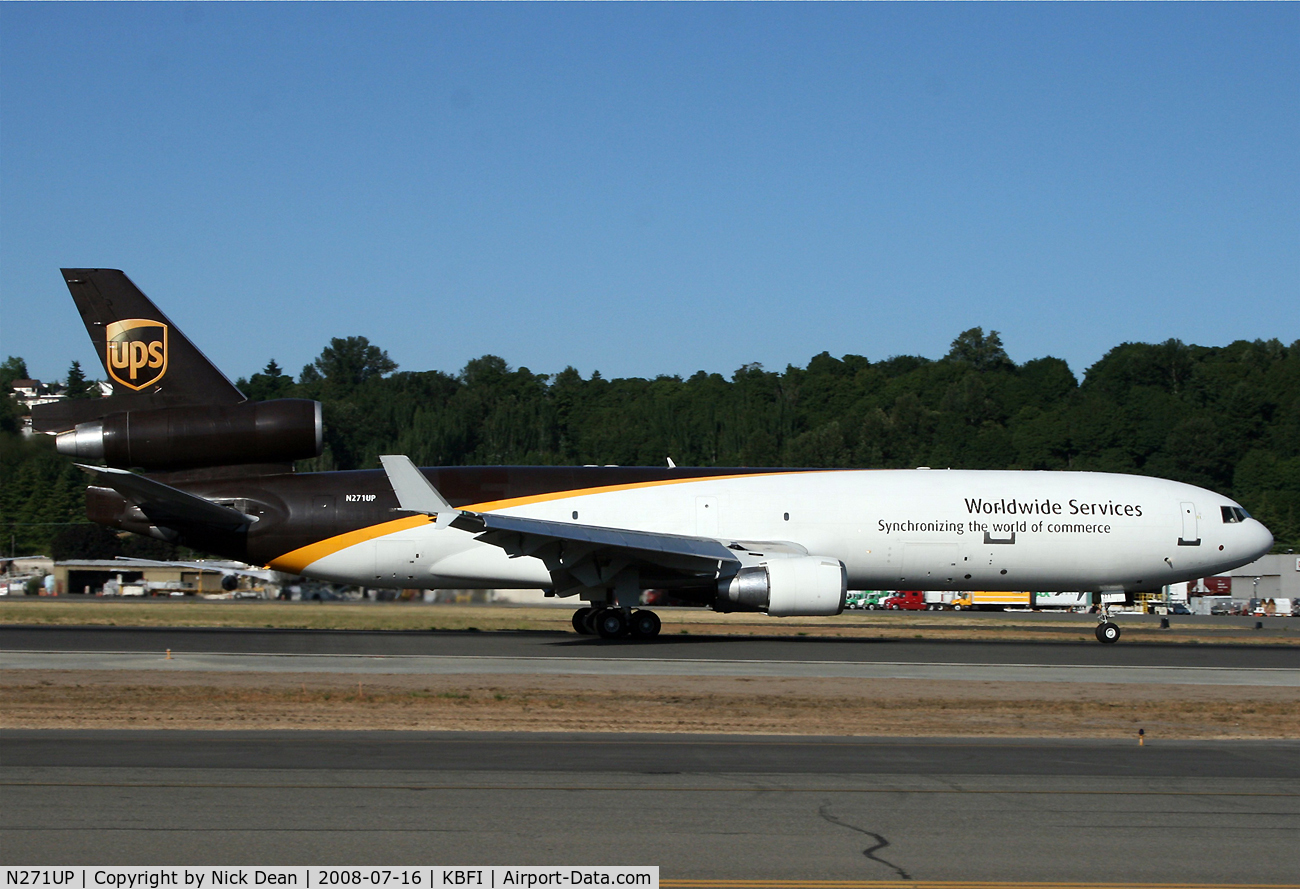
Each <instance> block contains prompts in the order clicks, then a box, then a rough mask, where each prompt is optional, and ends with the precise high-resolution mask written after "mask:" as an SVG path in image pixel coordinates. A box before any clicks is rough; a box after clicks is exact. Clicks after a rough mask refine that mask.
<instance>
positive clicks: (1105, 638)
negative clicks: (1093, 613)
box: [1097, 621, 1119, 643]
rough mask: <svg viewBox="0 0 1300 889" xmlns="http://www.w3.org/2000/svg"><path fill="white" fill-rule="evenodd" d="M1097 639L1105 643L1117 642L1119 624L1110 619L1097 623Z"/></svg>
mask: <svg viewBox="0 0 1300 889" xmlns="http://www.w3.org/2000/svg"><path fill="white" fill-rule="evenodd" d="M1097 641H1098V642H1106V643H1111V642H1118V641H1119V626H1118V625H1117V624H1113V623H1111V622H1110V621H1106V622H1104V623H1100V624H1097Z"/></svg>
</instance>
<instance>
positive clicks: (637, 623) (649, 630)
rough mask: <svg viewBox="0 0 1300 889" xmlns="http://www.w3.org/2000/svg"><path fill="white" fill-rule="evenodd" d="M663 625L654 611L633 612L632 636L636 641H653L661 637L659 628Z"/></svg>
mask: <svg viewBox="0 0 1300 889" xmlns="http://www.w3.org/2000/svg"><path fill="white" fill-rule="evenodd" d="M660 626H662V624H661V623H660V621H659V615H657V614H655V613H654V612H653V611H634V612H632V621H631V624H630V626H629V629H631V631H632V636H633V637H634V638H636V639H653V638H654V637H655V636H658V635H659V628H660Z"/></svg>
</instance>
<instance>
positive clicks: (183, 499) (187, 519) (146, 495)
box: [76, 463, 257, 531]
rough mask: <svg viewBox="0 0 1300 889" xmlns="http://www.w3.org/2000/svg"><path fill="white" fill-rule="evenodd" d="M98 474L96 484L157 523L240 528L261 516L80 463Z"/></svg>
mask: <svg viewBox="0 0 1300 889" xmlns="http://www.w3.org/2000/svg"><path fill="white" fill-rule="evenodd" d="M76 466H77V468H78V469H82V470H85V471H86V472H88V473H90V474H91V475H92V476H94V478H95V484H97V485H100V486H102V487H105V488H112V489H113V490H114V491H117V493H119V494H121V495H122V496H123V497H125V498H126V499H127V500H128V501H130V502H131V503H134V504H135V505H136V506H138V507H139V508H140V511H141V512H142V513H144V514H145V516H147V517H148V519H149V521H151V522H153V523H154V524H155V525H160V526H163V527H168V528H174V527H177V526H182V527H184V526H194V525H199V526H203V527H207V528H216V529H219V530H225V531H238V530H240V529H242V528H246V527H248V526H249V525H250V524H252V523H253V522H255V521H256V520H257V519H256V518H255V517H254V516H250V515H245V514H244V513H242V512H240V511H239V510H237V509H231V508H230V507H228V506H222V505H221V504H219V503H213V502H212V501H211V500H205V499H204V498H202V497H200V496H198V495H197V494H190V493H187V492H186V491H181V490H178V489H176V488H173V487H171V486H170V485H164V484H163V483H162V482H158V481H154V480H153V479H151V478H145V477H144V476H142V475H136V474H135V473H134V472H127V471H126V470H125V469H112V468H109V467H105V466H84V465H82V464H80V463H78V464H76Z"/></svg>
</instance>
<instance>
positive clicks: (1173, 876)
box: [0, 731, 1300, 884]
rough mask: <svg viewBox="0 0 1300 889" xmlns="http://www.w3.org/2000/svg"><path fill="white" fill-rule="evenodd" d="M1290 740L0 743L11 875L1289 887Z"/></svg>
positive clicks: (140, 735)
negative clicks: (272, 870)
mask: <svg viewBox="0 0 1300 889" xmlns="http://www.w3.org/2000/svg"><path fill="white" fill-rule="evenodd" d="M1297 754H1300V744H1297V743H1285V742H1283V743H1279V742H1261V743H1241V742H1237V743H1218V742H1203V743H1181V744H1152V745H1148V746H1146V747H1142V748H1139V747H1137V746H1136V745H1134V744H1132V743H1126V744H1122V745H1121V744H1115V743H1099V742H1056V741H1032V740H1029V741H1023V742H1007V741H968V740H960V739H956V740H933V739H926V740H910V741H909V740H901V741H899V740H890V741H872V740H861V739H845V738H781V737H741V738H736V737H726V736H653V735H650V736H647V735H614V734H611V735H555V734H545V735H544V734H539V735H504V734H467V733H460V734H438V733H401V734H391V733H365V732H361V733H326V732H320V733H317V732H292V733H273V732H217V733H203V732H19V731H6V732H0V790H2V792H3V797H4V801H5V804H4V806H3V807H0V851H2V857H3V858H4V861H5V863H18V862H20V861H21V863H24V864H55V863H59V864H137V863H157V864H166V863H191V864H193V863H203V864H307V863H319V864H359V863H366V864H374V863H384V864H452V863H458V864H464V863H480V864H490V863H494V864H520V865H523V864H539V865H548V864H631V863H637V864H658V865H659V866H660V867H661V875H662V877H663V878H664V879H665V880H673V879H679V880H680V879H713V880H721V879H735V880H753V879H787V880H796V881H808V880H817V879H821V880H863V881H870V880H903V879H906V880H989V881H1058V882H1059V881H1078V882H1080V883H1101V882H1129V883H1133V882H1165V883H1170V882H1177V883H1215V884H1245V883H1256V884H1261V883H1262V884H1270V883H1271V884H1282V883H1295V882H1296V879H1295V877H1296V874H1300V847H1298V846H1297V844H1296V843H1295V842H1294V841H1293V840H1294V837H1295V835H1296V832H1297V831H1298V830H1300V756H1297Z"/></svg>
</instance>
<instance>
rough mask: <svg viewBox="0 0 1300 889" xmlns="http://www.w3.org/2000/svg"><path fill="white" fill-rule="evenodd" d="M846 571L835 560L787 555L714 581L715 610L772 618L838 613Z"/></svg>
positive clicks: (844, 585) (841, 605)
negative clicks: (762, 612)
mask: <svg viewBox="0 0 1300 889" xmlns="http://www.w3.org/2000/svg"><path fill="white" fill-rule="evenodd" d="M847 595H848V572H847V571H846V570H845V568H844V563H843V562H841V561H839V560H838V559H831V558H827V557H824V556H790V557H788V558H775V559H769V560H767V561H765V562H762V563H761V564H758V565H753V566H750V567H747V568H741V569H740V570H739V571H737V572H736V573H735V574H732V575H730V576H727V577H723V578H721V579H720V580H719V581H718V595H717V599H716V600H715V601H714V606H713V607H714V608H715V609H716V610H718V611H766V612H767V613H768V614H769V615H771V616H772V617H812V616H817V615H830V614H839V613H840V612H841V611H843V610H844V601H845V598H846V596H847Z"/></svg>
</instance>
